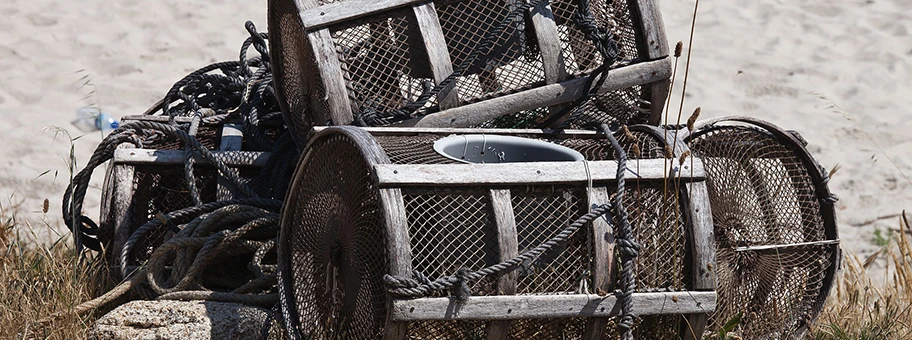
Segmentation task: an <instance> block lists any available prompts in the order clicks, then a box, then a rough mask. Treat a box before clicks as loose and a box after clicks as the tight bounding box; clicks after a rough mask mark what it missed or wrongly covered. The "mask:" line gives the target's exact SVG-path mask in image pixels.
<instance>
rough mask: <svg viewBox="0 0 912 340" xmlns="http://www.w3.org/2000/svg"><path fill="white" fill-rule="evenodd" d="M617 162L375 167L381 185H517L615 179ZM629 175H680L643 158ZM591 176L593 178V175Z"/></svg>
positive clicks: (698, 167)
mask: <svg viewBox="0 0 912 340" xmlns="http://www.w3.org/2000/svg"><path fill="white" fill-rule="evenodd" d="M684 166H685V167H687V169H684V174H686V175H687V176H691V177H684V178H682V181H684V182H687V181H691V180H702V179H703V177H704V171H703V163H702V162H700V161H699V160H695V161H694V165H693V167H694V169H693V170H694V171H693V172H691V171H690V170H689V169H690V163H689V162H687V163H686V164H685V165H684ZM616 171H617V163H616V162H614V161H590V162H589V171H588V172H587V171H586V167H585V165H584V163H583V162H533V163H497V164H417V165H416V164H380V165H377V166H375V167H374V172H375V175H376V176H377V179H378V184H379V185H380V186H403V185H514V184H549V183H586V182H587V181H589V180H590V178H591V180H592V181H597V182H598V181H614V179H615V172H616ZM627 175H628V178H641V179H658V180H661V179H664V178H665V177H666V176H677V174H673V173H669V169H666V168H665V160H664V159H644V160H640V161H639V169H638V172H634V171H633V170H630V169H629V170H628V174H627ZM590 176H591V177H590Z"/></svg>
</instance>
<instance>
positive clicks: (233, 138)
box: [216, 124, 244, 201]
mask: <svg viewBox="0 0 912 340" xmlns="http://www.w3.org/2000/svg"><path fill="white" fill-rule="evenodd" d="M243 129H244V127H243V126H241V125H240V124H225V125H223V126H222V138H221V144H219V151H241V149H242V148H243V143H244V131H243ZM231 171H235V172H237V170H235V169H231ZM235 191H237V188H235V186H234V183H231V180H229V179H228V178H225V176H222V175H221V174H220V175H219V176H218V179H216V199H218V200H219V201H227V200H230V199H233V198H235V197H236V196H237V195H235V193H234V192H235Z"/></svg>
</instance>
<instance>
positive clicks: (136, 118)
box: [120, 115, 193, 124]
mask: <svg viewBox="0 0 912 340" xmlns="http://www.w3.org/2000/svg"><path fill="white" fill-rule="evenodd" d="M191 120H193V118H192V117H183V116H179V117H174V121H175V122H177V123H181V124H184V123H189V122H190V121H191ZM120 121H121V122H123V123H124V124H126V123H130V122H156V123H168V122H170V121H171V117H168V116H161V115H130V116H124V117H123V118H121V119H120Z"/></svg>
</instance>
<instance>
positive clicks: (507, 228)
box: [486, 189, 519, 340]
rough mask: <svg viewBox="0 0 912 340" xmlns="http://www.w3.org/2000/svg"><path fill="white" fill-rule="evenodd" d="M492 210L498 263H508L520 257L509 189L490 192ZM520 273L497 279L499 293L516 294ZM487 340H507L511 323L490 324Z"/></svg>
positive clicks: (507, 274) (496, 322)
mask: <svg viewBox="0 0 912 340" xmlns="http://www.w3.org/2000/svg"><path fill="white" fill-rule="evenodd" d="M490 198H491V210H492V212H493V214H494V222H495V223H496V225H497V244H498V258H497V261H506V260H509V259H511V258H514V257H516V256H517V255H519V238H518V237H517V234H516V217H515V216H514V215H513V201H512V196H511V194H510V190H509V189H494V190H491V192H490ZM518 280H519V273H518V272H517V271H515V270H514V271H512V272H509V273H506V274H504V275H502V276H501V277H500V278H498V279H497V293H498V294H502V295H512V294H516V283H517V281H518ZM487 334H488V335H487V338H486V339H487V340H497V339H506V338H507V337H508V336H509V335H510V321H491V322H489V323H488V329H487Z"/></svg>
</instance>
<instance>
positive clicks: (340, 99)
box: [307, 1, 353, 125]
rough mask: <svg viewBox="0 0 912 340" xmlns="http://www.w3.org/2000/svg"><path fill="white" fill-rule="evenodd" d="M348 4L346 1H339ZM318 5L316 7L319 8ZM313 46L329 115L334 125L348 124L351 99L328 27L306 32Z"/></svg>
mask: <svg viewBox="0 0 912 340" xmlns="http://www.w3.org/2000/svg"><path fill="white" fill-rule="evenodd" d="M340 3H345V4H349V2H348V1H345V2H340ZM320 8H322V7H319V8H317V9H320ZM307 38H308V40H310V45H311V47H312V48H313V52H314V58H315V59H316V64H317V70H318V71H319V72H318V73H319V74H320V80H322V82H323V90H324V91H325V95H326V97H325V98H323V100H325V101H326V103H327V105H328V106H329V116H330V117H331V118H332V121H333V123H335V124H336V125H348V124H351V122H352V120H353V119H352V117H353V116H352V107H351V99H350V98H348V89H347V88H346V86H345V76H344V75H343V74H342V64H341V63H340V62H339V57H338V55H337V54H336V46H335V44H333V40H332V35H330V33H329V29H327V28H324V29H320V30H317V31H315V32H311V33H308V34H307Z"/></svg>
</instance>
